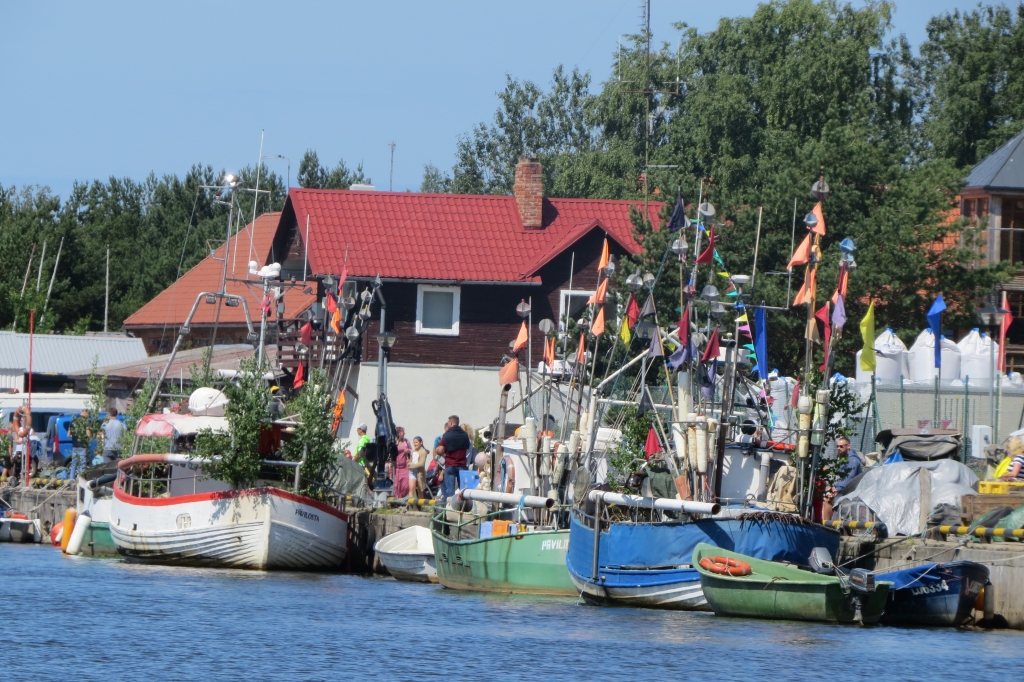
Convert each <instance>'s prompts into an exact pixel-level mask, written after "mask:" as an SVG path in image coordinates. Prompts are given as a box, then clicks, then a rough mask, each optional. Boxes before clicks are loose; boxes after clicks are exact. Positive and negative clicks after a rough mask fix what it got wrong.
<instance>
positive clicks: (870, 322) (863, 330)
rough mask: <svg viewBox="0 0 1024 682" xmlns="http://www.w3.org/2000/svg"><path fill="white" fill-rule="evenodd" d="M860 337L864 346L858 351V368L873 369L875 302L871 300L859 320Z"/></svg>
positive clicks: (872, 370)
mask: <svg viewBox="0 0 1024 682" xmlns="http://www.w3.org/2000/svg"><path fill="white" fill-rule="evenodd" d="M860 338H861V341H863V342H864V348H863V349H862V350H861V352H860V368H861V369H862V370H864V371H865V372H874V371H875V302H874V301H871V305H869V306H868V311H867V312H866V313H865V314H864V319H862V320H861V321H860Z"/></svg>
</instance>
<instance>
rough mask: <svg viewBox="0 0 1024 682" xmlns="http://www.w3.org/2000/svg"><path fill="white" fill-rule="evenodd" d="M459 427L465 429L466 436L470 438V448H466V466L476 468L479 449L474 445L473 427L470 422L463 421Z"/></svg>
mask: <svg viewBox="0 0 1024 682" xmlns="http://www.w3.org/2000/svg"><path fill="white" fill-rule="evenodd" d="M459 428H461V429H462V430H463V431H465V432H466V437H467V438H469V449H468V450H466V466H467V467H469V468H470V469H475V468H476V455H477V449H476V446H475V445H473V427H472V426H470V425H469V424H466V423H463V424H460V425H459Z"/></svg>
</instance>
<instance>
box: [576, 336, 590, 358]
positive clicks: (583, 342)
mask: <svg viewBox="0 0 1024 682" xmlns="http://www.w3.org/2000/svg"><path fill="white" fill-rule="evenodd" d="M586 361H587V339H586V336H585V335H583V334H580V347H579V348H578V349H577V350H576V362H577V363H578V364H580V365H582V364H583V363H585V362H586Z"/></svg>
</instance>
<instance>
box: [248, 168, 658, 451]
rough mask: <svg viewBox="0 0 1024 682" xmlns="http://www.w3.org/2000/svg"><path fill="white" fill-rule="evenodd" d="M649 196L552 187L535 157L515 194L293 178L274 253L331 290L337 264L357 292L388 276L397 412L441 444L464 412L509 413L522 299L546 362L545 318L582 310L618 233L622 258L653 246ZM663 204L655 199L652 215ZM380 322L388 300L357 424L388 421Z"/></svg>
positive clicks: (356, 405) (361, 378)
mask: <svg viewBox="0 0 1024 682" xmlns="http://www.w3.org/2000/svg"><path fill="white" fill-rule="evenodd" d="M643 208H644V204H643V202H638V201H612V200H592V199H557V198H546V197H544V196H543V185H542V181H541V164H540V163H538V162H537V161H535V160H531V159H524V160H522V161H520V162H519V164H518V165H517V167H516V180H515V186H514V196H475V195H474V196H467V195H451V194H422V193H412V192H377V191H363V190H312V189H292V190H291V191H290V192H289V195H288V199H287V201H286V203H285V206H284V209H283V210H282V212H281V215H280V220H279V224H278V227H277V233H276V236H275V237H274V242H273V246H272V248H271V249H270V255H269V256H268V260H267V262H271V261H274V260H277V261H279V262H280V263H281V265H282V277H283V278H291V277H293V276H294V277H296V278H297V279H301V278H302V277H303V276H305V277H307V278H317V279H320V280H321V286H320V289H319V290H318V294H319V295H320V296H321V297H322V296H323V295H324V290H323V286H322V279H323V278H325V277H327V276H328V275H330V276H332V277H334V278H338V277H339V276H340V275H341V274H342V273H345V275H346V277H347V278H346V280H345V285H344V287H343V291H342V295H343V296H349V295H355V294H357V293H359V292H360V291H362V290H364V289H365V288H366V287H367V286H368V285H369V284H370V282H371V281H372V280H373V279H374V278H376V277H378V276H379V277H380V278H381V280H382V282H383V287H382V289H381V291H382V293H383V296H384V300H385V302H386V307H385V314H384V318H385V322H384V330H385V331H389V332H393V333H394V334H396V335H397V341H396V343H395V345H394V347H393V348H392V350H391V352H390V361H389V363H388V376H387V386H388V391H387V392H388V397H389V400H390V403H391V407H392V414H393V415H394V419H395V421H396V423H397V424H399V425H402V426H405V428H406V433H407V435H408V436H409V437H410V438H411V437H412V436H415V435H421V436H423V437H424V439H425V440H426V442H427V444H428V446H429V445H430V444H431V443H432V442H433V438H434V436H436V435H439V434H440V433H441V431H442V427H443V424H444V421H445V420H446V419H447V417H448V415H450V414H458V415H459V416H460V417H461V418H462V419H463V420H464V421H466V422H468V423H469V424H470V425H471V426H473V427H482V426H484V425H486V424H488V423H490V422H491V421H492V420H493V419H494V418H495V416H496V415H497V411H498V400H499V394H500V387H499V385H498V381H497V370H498V369H499V367H500V366H501V363H502V359H503V357H505V356H506V355H507V354H508V353H509V344H510V342H511V341H512V340H513V339H514V338H515V337H516V334H517V333H518V331H519V328H520V325H521V324H522V320H521V318H520V317H519V315H518V314H517V312H516V307H517V306H518V305H519V304H520V303H521V302H523V301H526V302H528V303H530V304H531V306H532V322H533V338H532V344H531V346H532V347H531V348H530V357H531V359H532V364H533V366H534V367H536V366H537V364H538V362H539V360H540V358H541V356H542V353H543V338H542V335H541V333H540V332H539V331H538V327H537V325H538V323H539V322H540V321H541V320H544V319H550V320H552V321H556V320H564V319H565V318H566V315H567V314H568V315H570V316H572V317H574V318H575V317H578V316H579V314H580V312H581V311H582V309H583V308H584V307H585V305H586V301H587V299H588V298H589V297H590V296H591V294H592V293H593V292H594V290H595V288H596V286H597V276H598V275H597V263H598V260H599V259H600V254H601V249H602V247H603V244H604V240H605V239H606V238H607V239H608V242H609V249H610V252H611V254H612V258H613V260H616V261H617V260H618V259H619V258H621V256H623V255H625V254H627V253H637V252H639V251H640V246H639V245H638V244H637V243H636V242H635V241H634V239H633V236H632V230H633V225H632V222H631V219H630V210H631V209H633V210H639V211H641V212H642V211H643ZM661 208H662V203H661V202H652V203H650V204H649V206H648V209H647V210H648V211H649V216H650V217H651V219H652V220H656V217H657V214H658V212H659V211H660V210H661ZM380 331H381V327H380V310H379V306H376V305H375V306H374V308H373V317H372V319H371V320H370V325H369V328H368V330H367V332H366V333H365V334H364V335H363V339H362V349H361V362H360V363H359V366H358V371H353V372H351V374H350V376H349V379H348V383H347V394H348V395H347V400H348V403H347V405H346V409H345V413H344V418H343V421H342V424H341V427H340V433H341V434H342V435H343V436H348V435H349V434H350V433H351V434H352V435H354V429H352V427H353V425H355V424H359V423H367V424H371V425H372V424H373V423H374V421H375V417H374V415H373V411H372V408H371V405H370V403H371V401H372V400H374V399H375V398H376V393H377V369H378V366H377V356H378V348H377V341H376V335H377V334H378V333H379V332H380ZM282 357H283V358H284V357H286V356H285V354H284V351H283V350H282ZM282 364H283V365H284V366H285V367H288V366H289V364H291V365H293V366H294V365H295V364H298V363H297V362H292V363H289V362H288V361H287V360H282ZM516 390H518V387H516ZM520 397H521V396H520ZM513 402H515V397H513ZM510 404H511V403H510ZM510 419H513V417H510Z"/></svg>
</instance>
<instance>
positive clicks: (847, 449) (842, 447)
mask: <svg viewBox="0 0 1024 682" xmlns="http://www.w3.org/2000/svg"><path fill="white" fill-rule="evenodd" d="M836 451H837V452H838V453H839V457H846V458H847V462H846V465H845V466H844V467H843V470H842V478H840V479H839V480H838V481H836V484H835V485H834V486H833V487H832V490H831V491H829V492H831V495H829V494H826V495H825V499H824V500H823V501H822V504H821V517H822V520H824V521H831V520H832V500H834V499H835V498H836V497H838V496H840V495H842V494H843V490H844V489H845V488H846V486H848V485H849V484H850V481H852V480H853V479H854V478H856V477H857V476H860V474H861V472H862V471H864V463H865V459H864V455H862V454H861V453H859V452H857V451H856V450H854V449H853V447H852V446H851V445H850V439H849V438H847V437H846V436H839V438H837V439H836Z"/></svg>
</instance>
